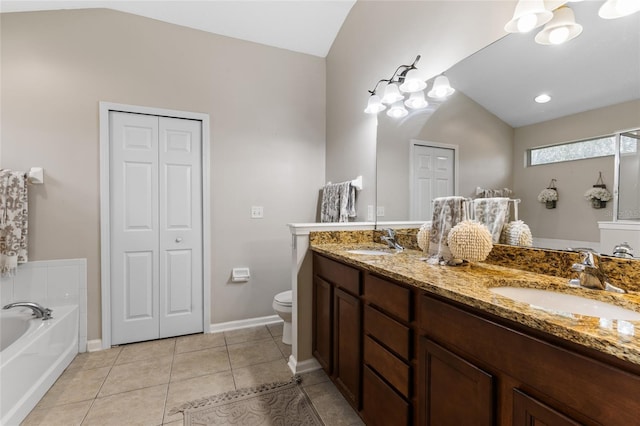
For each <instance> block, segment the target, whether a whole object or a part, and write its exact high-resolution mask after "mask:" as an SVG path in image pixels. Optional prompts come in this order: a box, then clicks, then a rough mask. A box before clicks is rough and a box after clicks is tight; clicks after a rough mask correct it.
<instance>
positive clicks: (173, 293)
mask: <svg viewBox="0 0 640 426" xmlns="http://www.w3.org/2000/svg"><path fill="white" fill-rule="evenodd" d="M201 127H202V124H201V122H200V121H195V120H183V119H177V118H169V117H160V124H159V145H160V147H159V162H160V200H159V202H160V253H161V256H160V270H161V271H162V273H161V274H160V336H161V337H168V336H176V335H181V334H190V333H198V332H201V331H203V329H204V327H203V323H202V311H203V306H202V294H203V292H202V177H201V174H202V154H201V150H202V143H201V140H202V133H201Z"/></svg>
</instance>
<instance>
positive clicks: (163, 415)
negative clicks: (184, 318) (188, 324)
mask: <svg viewBox="0 0 640 426" xmlns="http://www.w3.org/2000/svg"><path fill="white" fill-rule="evenodd" d="M177 350H178V338H176V339H175V340H174V342H173V356H172V357H171V366H170V367H169V379H168V382H167V390H166V391H165V394H164V404H162V421H161V422H160V425H163V424H164V420H165V414H166V413H167V402H168V400H169V386H170V385H171V374H172V373H173V364H174V363H175V361H176V351H177Z"/></svg>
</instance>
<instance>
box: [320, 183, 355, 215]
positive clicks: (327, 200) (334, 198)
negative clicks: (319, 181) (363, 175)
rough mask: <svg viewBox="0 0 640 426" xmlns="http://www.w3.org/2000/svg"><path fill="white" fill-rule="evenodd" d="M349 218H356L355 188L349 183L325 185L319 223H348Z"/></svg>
mask: <svg viewBox="0 0 640 426" xmlns="http://www.w3.org/2000/svg"><path fill="white" fill-rule="evenodd" d="M350 217H356V188H355V187H354V186H353V185H352V184H351V181H349V182H342V183H329V184H327V185H325V187H324V188H323V189H322V206H321V207H320V222H349V218H350Z"/></svg>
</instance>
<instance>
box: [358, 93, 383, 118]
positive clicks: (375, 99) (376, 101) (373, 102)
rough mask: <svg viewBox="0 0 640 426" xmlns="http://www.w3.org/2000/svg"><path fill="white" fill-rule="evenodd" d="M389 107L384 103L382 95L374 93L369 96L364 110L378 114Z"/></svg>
mask: <svg viewBox="0 0 640 426" xmlns="http://www.w3.org/2000/svg"><path fill="white" fill-rule="evenodd" d="M385 109H387V107H386V106H385V105H384V104H383V103H382V99H380V96H378V95H376V94H373V95H371V96H369V101H368V102H367V107H366V108H365V110H364V112H366V113H367V114H377V113H379V112H380V111H384V110H385Z"/></svg>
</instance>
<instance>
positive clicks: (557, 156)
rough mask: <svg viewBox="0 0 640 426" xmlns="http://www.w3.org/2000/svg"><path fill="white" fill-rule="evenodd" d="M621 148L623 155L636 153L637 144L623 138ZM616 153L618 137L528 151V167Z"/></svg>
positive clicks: (606, 137) (612, 136)
mask: <svg viewBox="0 0 640 426" xmlns="http://www.w3.org/2000/svg"><path fill="white" fill-rule="evenodd" d="M620 148H621V149H620V152H621V153H622V154H628V153H634V152H636V144H635V143H632V140H631V138H628V137H622V138H621V139H620ZM615 151H616V135H611V136H604V137H601V138H596V139H588V140H584V141H578V142H568V143H563V144H559V145H552V146H545V147H541V148H532V149H529V150H527V166H539V165H541V164H551V163H559V162H562V161H574V160H585V159H587V158H596V157H606V156H608V155H615Z"/></svg>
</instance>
